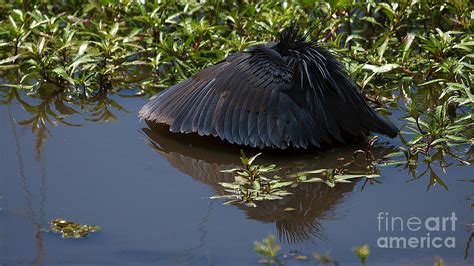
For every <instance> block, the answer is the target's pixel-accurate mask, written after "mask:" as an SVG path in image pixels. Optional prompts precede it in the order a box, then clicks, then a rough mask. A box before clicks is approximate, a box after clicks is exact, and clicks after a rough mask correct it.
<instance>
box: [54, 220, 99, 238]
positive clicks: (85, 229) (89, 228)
mask: <svg viewBox="0 0 474 266" xmlns="http://www.w3.org/2000/svg"><path fill="white" fill-rule="evenodd" d="M50 225H51V231H52V232H54V233H58V234H61V236H62V237H63V238H83V237H85V236H87V235H89V234H90V233H95V232H97V231H99V230H100V227H99V226H96V225H86V224H80V223H76V222H72V221H67V220H64V219H61V218H58V219H53V220H52V221H51V222H50Z"/></svg>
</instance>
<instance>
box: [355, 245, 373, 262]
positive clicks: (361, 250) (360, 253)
mask: <svg viewBox="0 0 474 266" xmlns="http://www.w3.org/2000/svg"><path fill="white" fill-rule="evenodd" d="M352 251H353V252H354V254H355V255H356V256H357V257H358V258H359V259H360V263H361V264H362V265H365V262H366V260H367V257H368V256H369V254H370V249H369V246H368V245H363V246H360V247H355V248H353V249H352Z"/></svg>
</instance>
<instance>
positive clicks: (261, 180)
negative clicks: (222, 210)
mask: <svg viewBox="0 0 474 266" xmlns="http://www.w3.org/2000/svg"><path fill="white" fill-rule="evenodd" d="M260 155H261V153H258V154H256V155H254V156H252V157H250V158H247V156H246V155H245V153H244V152H243V151H241V157H240V160H241V162H242V166H243V167H242V168H234V169H228V170H222V171H221V172H223V173H235V174H236V176H235V177H234V178H235V181H234V182H233V183H226V182H221V183H220V184H221V185H222V186H223V187H224V188H225V191H226V192H229V193H230V194H226V195H222V196H212V197H211V199H227V201H225V202H224V204H245V205H247V206H250V207H257V204H256V203H255V201H262V200H277V199H282V197H284V196H287V195H290V194H291V193H290V192H288V191H286V190H284V189H283V188H285V187H288V186H291V185H292V184H293V181H287V180H284V179H282V178H280V177H279V176H277V175H273V177H271V178H267V177H265V176H263V174H266V173H271V172H274V171H275V170H276V169H275V165H274V164H270V165H255V164H253V162H254V161H255V159H256V158H257V157H258V156H260Z"/></svg>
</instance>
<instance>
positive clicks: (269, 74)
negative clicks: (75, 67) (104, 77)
mask: <svg viewBox="0 0 474 266" xmlns="http://www.w3.org/2000/svg"><path fill="white" fill-rule="evenodd" d="M140 117H141V118H143V119H146V120H149V121H154V122H157V123H159V124H166V125H169V130H170V131H171V132H181V133H197V134H199V135H201V136H214V137H219V138H221V139H222V140H226V141H228V142H230V143H234V144H239V145H247V146H251V147H259V148H266V147H269V148H280V149H285V148H288V147H294V148H303V149H306V148H310V147H318V148H319V147H327V146H333V145H340V144H345V143H349V142H353V141H356V140H360V139H361V138H363V137H365V136H366V135H367V134H368V132H370V131H375V132H379V133H382V134H385V135H388V136H389V137H392V138H393V137H395V136H397V134H398V129H397V128H396V127H395V126H394V125H393V124H392V123H391V122H389V121H388V120H387V119H385V118H384V117H382V116H381V115H380V114H378V113H377V112H375V110H374V109H372V108H371V107H370V106H369V105H368V104H367V103H366V102H365V100H364V97H363V96H362V95H361V93H360V92H359V89H358V86H357V84H356V83H355V82H354V81H353V80H352V79H351V78H350V77H349V76H348V74H347V73H346V71H345V70H344V68H343V67H342V65H341V64H340V63H339V62H338V61H337V60H336V58H335V56H334V55H332V54H331V53H330V52H329V51H328V50H326V49H324V48H323V47H320V46H318V45H316V43H315V41H308V40H307V34H306V35H303V34H301V33H299V32H298V30H296V29H295V27H294V26H293V25H292V26H290V27H289V28H287V29H285V30H284V31H283V32H282V33H281V34H280V36H279V40H278V41H277V42H269V43H267V44H263V45H255V46H251V47H250V48H248V49H247V50H246V51H244V52H237V53H235V54H232V55H230V56H228V57H227V58H225V59H224V60H222V61H221V62H219V63H217V64H215V65H213V66H210V67H208V68H206V69H204V70H202V71H201V72H199V73H198V74H197V75H195V76H193V77H190V78H188V79H186V80H184V81H182V82H180V83H178V84H176V85H174V86H172V87H171V88H169V89H167V90H165V91H164V92H161V93H160V94H158V95H156V96H155V97H154V98H152V99H151V101H150V102H148V103H147V104H146V105H145V106H143V108H142V109H141V110H140Z"/></svg>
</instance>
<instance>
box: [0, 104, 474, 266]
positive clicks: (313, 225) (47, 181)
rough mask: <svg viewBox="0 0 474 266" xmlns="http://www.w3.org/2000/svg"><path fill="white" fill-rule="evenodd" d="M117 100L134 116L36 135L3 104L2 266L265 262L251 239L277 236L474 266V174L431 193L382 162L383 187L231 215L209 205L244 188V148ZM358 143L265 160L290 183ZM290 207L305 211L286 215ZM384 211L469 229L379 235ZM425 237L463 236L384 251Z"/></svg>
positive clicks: (310, 195)
mask: <svg viewBox="0 0 474 266" xmlns="http://www.w3.org/2000/svg"><path fill="white" fill-rule="evenodd" d="M112 99H114V100H116V101H117V102H119V103H120V104H121V105H122V106H123V107H124V108H125V109H126V110H127V112H124V111H117V110H112V113H113V114H114V115H115V116H116V120H115V121H112V122H108V123H98V122H94V121H87V120H84V118H89V119H91V116H90V114H91V112H88V113H86V114H84V115H79V114H78V115H75V117H76V118H75V119H76V120H77V121H73V122H74V123H78V124H82V126H79V127H74V126H67V125H62V124H60V125H58V126H49V127H48V130H49V132H47V131H43V132H38V130H37V131H36V132H35V133H32V132H31V127H30V126H22V125H21V123H18V122H19V121H23V120H25V119H28V118H30V117H31V116H30V115H29V114H28V112H27V110H26V111H25V109H24V106H23V107H22V105H20V104H19V103H18V101H15V100H14V101H13V102H12V103H11V104H9V105H0V121H1V126H0V147H1V149H0V150H1V161H0V168H1V172H0V173H1V178H0V196H2V198H1V199H0V208H1V209H2V210H1V211H0V264H2V265H3V264H20V263H38V264H41V263H45V264H50V263H51V264H52V263H59V264H61V263H86V264H89V263H91V264H92V263H95V264H101V263H110V264H113V263H137V264H145V263H149V264H157V263H161V264H166V265H175V264H178V265H182V264H201V265H203V264H213V265H223V264H229V263H230V264H234V265H248V264H250V265H254V264H257V261H258V259H259V258H260V257H259V256H258V254H256V253H255V252H254V251H253V242H254V241H255V240H259V239H262V238H264V237H266V236H267V235H268V234H270V233H272V234H274V235H275V236H277V239H279V243H280V244H281V246H282V252H283V253H284V252H289V251H294V250H296V251H298V252H301V253H303V254H307V255H311V254H312V253H313V252H315V251H319V252H321V253H329V254H330V255H331V256H332V257H333V258H336V259H337V260H338V261H339V262H340V263H341V264H342V265H348V264H351V263H354V264H356V263H358V258H357V257H356V256H355V255H354V254H353V253H352V251H351V250H352V248H353V247H355V246H360V245H363V244H368V245H369V246H370V249H371V254H370V256H369V260H368V262H369V264H370V265H382V264H401V263H405V264H411V265H425V264H426V265H433V261H434V259H433V258H434V257H435V256H441V257H442V258H443V259H444V260H445V261H446V262H447V263H448V264H449V265H472V263H473V260H472V258H471V257H470V255H469V254H467V252H468V249H469V248H468V245H469V237H470V236H471V231H470V228H469V227H468V226H467V225H468V224H469V223H470V222H471V221H472V218H473V217H472V213H471V211H470V203H471V201H469V195H470V194H471V193H472V185H471V183H469V182H466V181H462V180H465V179H472V174H473V171H472V167H466V166H458V164H457V163H455V162H453V165H451V166H450V167H448V168H447V172H446V173H443V171H442V170H441V169H438V168H437V167H436V166H433V171H435V172H436V173H437V174H438V175H439V177H440V178H442V180H444V182H445V183H446V184H447V186H448V190H445V189H444V188H443V187H442V186H440V185H436V186H434V187H432V188H431V189H429V190H427V186H428V184H429V182H430V177H429V174H428V175H424V176H423V177H421V178H419V179H416V180H412V177H410V175H409V173H408V171H407V170H405V169H403V167H398V168H397V167H384V168H381V170H382V177H381V178H380V179H379V180H380V181H381V183H374V184H370V183H369V182H365V181H364V180H359V181H356V182H353V183H350V184H338V185H337V186H336V187H335V188H333V189H331V188H329V187H327V186H326V185H324V184H311V185H305V186H301V187H299V188H298V189H297V190H296V191H294V195H293V196H290V197H287V198H285V199H283V200H281V201H277V202H265V203H262V204H260V206H259V208H250V207H244V206H227V205H222V204H221V202H220V201H218V200H210V199H209V197H210V196H212V195H216V194H221V193H223V190H222V187H221V186H220V185H219V182H222V181H226V180H227V181H230V180H231V179H232V175H229V174H224V173H221V172H220V171H219V170H222V169H227V168H231V167H233V166H236V165H238V163H239V150H238V148H236V147H232V146H229V145H222V144H219V143H214V142H212V141H211V142H209V141H208V140H202V139H193V138H183V137H182V136H170V135H168V134H165V133H163V132H161V131H160V130H159V129H156V128H154V127H153V126H151V128H149V126H148V125H146V124H145V123H144V122H143V121H139V119H138V118H137V112H138V110H139V108H140V106H141V105H143V104H144V103H145V102H146V100H145V99H141V98H120V97H118V96H112ZM59 108H60V107H59ZM112 109H113V108H112ZM92 120H94V119H92ZM398 144H399V143H398V140H389V139H385V138H382V139H381V141H379V144H378V146H377V147H376V148H375V152H376V154H378V156H382V155H384V154H387V153H389V152H391V151H393V149H394V147H397V146H399V145H398ZM358 148H359V147H358V146H357V145H354V146H350V147H347V148H344V149H337V150H331V151H327V152H324V153H310V154H287V153H280V154H275V155H269V154H265V153H264V155H263V156H262V157H261V158H259V159H258V161H257V162H258V163H263V162H267V163H268V162H271V163H275V164H277V165H278V166H279V167H281V168H282V169H281V170H279V174H281V175H283V174H285V173H294V172H297V171H301V170H311V169H317V168H329V167H335V166H336V165H337V164H338V162H339V161H338V158H341V157H346V158H347V157H351V156H352V154H353V152H354V151H355V150H357V149H358ZM252 152H253V151H250V153H252ZM419 171H423V167H420V169H419ZM408 180H412V181H409V182H408ZM287 207H291V208H295V210H294V211H291V212H288V211H284V209H285V208H287ZM380 212H382V213H388V214H387V216H389V217H393V216H398V217H401V218H402V219H405V220H408V219H409V218H410V217H412V216H416V217H419V218H420V219H426V218H427V217H444V216H451V215H452V213H455V216H456V217H457V221H456V222H455V230H454V231H452V230H449V229H450V228H449V226H448V228H447V229H446V231H445V232H436V231H435V232H428V231H427V230H426V229H424V228H422V229H421V230H419V231H416V232H412V231H409V230H407V228H406V227H405V228H404V230H403V231H401V230H400V228H396V230H394V231H393V232H385V231H384V230H383V228H382V231H379V228H378V220H377V217H378V216H379V213H380ZM58 217H63V218H66V219H70V220H73V221H77V222H80V223H84V224H95V225H99V226H101V227H102V230H101V231H99V232H98V233H95V234H92V235H90V236H88V237H86V238H84V239H61V238H60V237H59V236H58V235H56V234H53V233H50V232H45V231H46V230H47V229H48V228H49V221H50V220H52V219H54V218H58ZM448 225H450V224H448ZM427 234H429V236H430V237H442V238H443V239H445V238H447V237H453V238H454V239H455V247H453V248H447V247H442V248H433V247H430V248H405V249H393V248H392V249H391V248H387V249H383V248H378V247H377V240H378V239H379V238H380V237H384V236H396V237H411V236H413V237H417V238H420V237H423V236H425V237H426V236H427ZM286 263H287V264H290V265H292V264H300V263H301V264H305V263H306V262H296V261H292V260H288V261H287V262H286ZM306 264H307V263H306Z"/></svg>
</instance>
